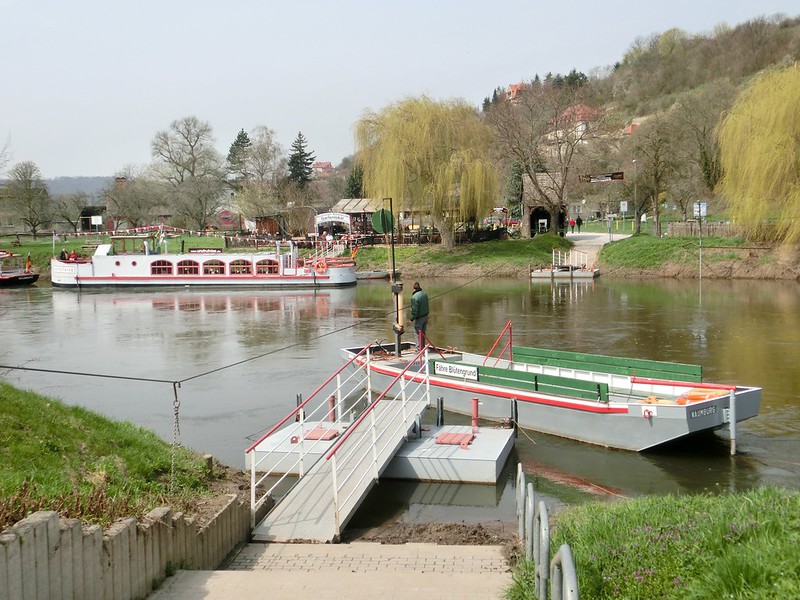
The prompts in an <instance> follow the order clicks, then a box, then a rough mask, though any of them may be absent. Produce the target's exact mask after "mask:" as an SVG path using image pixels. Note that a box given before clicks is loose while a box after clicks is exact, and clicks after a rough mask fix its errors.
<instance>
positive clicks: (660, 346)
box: [0, 277, 800, 521]
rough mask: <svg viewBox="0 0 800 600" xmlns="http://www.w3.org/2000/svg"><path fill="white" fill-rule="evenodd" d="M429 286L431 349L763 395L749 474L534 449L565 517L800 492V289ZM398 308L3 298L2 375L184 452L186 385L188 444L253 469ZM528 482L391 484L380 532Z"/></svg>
mask: <svg viewBox="0 0 800 600" xmlns="http://www.w3.org/2000/svg"><path fill="white" fill-rule="evenodd" d="M422 283H423V287H424V288H425V289H426V291H427V292H428V294H429V296H430V298H431V321H430V324H429V327H428V336H429V338H430V339H431V341H432V342H433V343H436V344H439V345H443V346H444V345H450V346H455V347H458V348H461V349H464V350H470V351H477V352H486V351H488V350H489V348H490V347H491V346H492V344H493V343H494V341H495V339H496V337H497V335H498V334H499V333H500V331H501V330H502V329H503V327H504V326H505V324H506V323H507V322H509V321H511V322H512V326H513V338H514V344H515V345H526V346H542V347H548V348H553V349H562V350H573V351H577V352H592V353H598V354H610V355H616V356H629V357H638V358H649V359H655V360H671V361H677V362H684V363H695V364H701V365H703V373H704V379H706V380H708V381H714V382H719V383H738V384H744V385H754V386H760V387H762V388H763V390H764V391H763V399H762V406H761V414H760V416H759V417H758V418H756V419H752V420H750V421H747V422H745V423H742V424H740V425H739V429H738V436H737V447H738V450H739V454H738V455H737V456H735V457H730V456H729V446H728V442H727V433H726V432H724V431H722V432H718V433H716V434H715V435H714V436H711V437H710V438H707V439H704V440H701V441H694V442H691V443H689V444H681V445H679V446H678V447H671V448H668V449H664V450H660V451H657V452H650V453H643V454H635V453H630V452H622V451H615V450H606V449H602V448H596V447H593V446H588V445H584V444H580V443H577V442H571V441H567V440H561V439H558V438H553V437H550V436H545V435H542V434H537V433H533V432H527V433H522V434H521V435H520V437H519V438H518V440H517V444H516V449H515V453H516V456H515V460H518V461H520V462H521V463H522V464H523V466H524V468H525V470H526V472H528V473H529V474H530V476H531V477H533V478H535V480H536V485H537V489H539V490H541V491H542V493H543V494H545V495H547V496H548V497H550V498H552V499H553V500H554V501H555V502H564V503H571V502H579V501H582V500H583V499H585V498H586V497H611V498H613V497H618V496H623V497H631V496H638V495H642V494H666V493H690V492H699V491H723V490H744V489H748V488H750V487H753V486H757V485H762V484H774V485H779V486H783V487H788V488H792V489H798V488H800V477H799V475H800V458H798V457H800V434H799V433H798V431H799V430H800V400H798V397H799V396H800V370H798V367H797V360H798V356H800V351H799V350H800V285H798V284H797V283H794V282H764V281H709V280H706V281H702V282H698V281H675V280H665V281H614V280H610V279H604V278H602V277H600V278H599V279H597V280H596V281H595V282H593V283H582V284H556V285H553V284H551V283H550V282H542V283H540V282H526V281H517V280H507V279H489V278H482V279H477V280H441V279H437V280H431V281H425V280H423V281H422ZM410 287H411V286H410V282H408V283H407V284H406V292H405V296H406V305H407V304H408V298H407V296H408V294H409V290H410ZM392 305H393V302H392V295H391V292H390V289H389V285H388V284H387V283H386V282H367V283H359V285H358V286H356V287H353V288H349V289H339V290H326V291H318V292H306V291H303V292H300V291H297V292H295V291H263V292H253V291H247V292H220V291H193V290H181V291H140V292H136V291H103V292H80V293H79V292H76V291H71V290H63V289H52V288H50V287H48V286H47V285H39V286H36V287H32V288H27V289H25V288H21V289H8V290H1V291H0V323H1V324H2V338H1V339H2V345H1V346H0V364H1V365H3V366H4V367H8V366H19V367H25V368H28V369H31V370H9V369H7V368H0V373H2V375H3V377H4V379H5V380H6V381H8V382H10V383H12V384H14V385H17V386H19V387H22V388H26V389H31V390H34V391H36V392H39V393H42V394H45V395H49V396H52V397H56V398H59V399H61V400H63V401H65V402H67V403H70V404H76V405H81V406H84V407H86V408H89V409H92V410H95V411H97V412H100V413H103V414H105V415H107V416H109V417H112V418H114V419H120V420H128V421H132V422H134V423H136V424H138V425H142V426H144V427H147V428H149V429H152V430H154V431H155V432H157V433H158V434H159V435H161V436H162V437H163V438H164V439H165V440H167V441H171V440H172V439H173V435H174V434H175V430H174V419H173V416H174V410H173V409H174V404H175V395H174V389H173V385H172V383H171V382H174V381H182V383H181V385H180V388H179V389H178V390H177V394H178V400H179V401H180V406H179V415H180V431H179V436H180V441H181V442H182V443H183V444H185V445H187V446H190V447H192V448H194V449H196V450H198V451H200V452H203V453H210V454H212V455H214V456H215V457H216V458H218V459H219V460H221V461H223V462H225V463H227V464H230V465H233V466H239V467H243V466H244V454H243V451H244V449H245V448H246V447H247V446H248V445H249V444H250V441H251V440H252V439H254V438H255V437H257V436H258V434H259V433H261V432H262V431H264V430H265V429H266V428H268V427H269V426H270V425H272V424H274V423H275V422H277V421H278V420H279V419H280V418H282V417H283V416H285V415H286V414H287V413H288V412H289V411H290V410H291V409H293V408H294V406H295V403H296V397H297V395H298V394H302V395H303V396H304V397H305V396H307V395H309V394H311V392H313V391H314V390H315V389H316V387H317V386H318V385H319V384H320V383H322V381H323V380H324V379H325V378H327V376H329V375H330V374H332V373H333V372H334V371H335V370H336V369H337V368H338V367H339V366H341V364H342V359H341V358H340V355H339V349H340V348H342V347H345V346H348V345H364V344H366V343H367V342H369V341H374V340H389V341H391V340H393V339H394V337H393V334H392V332H391V321H392V317H391V307H392ZM406 337H407V338H408V339H410V337H409V336H406ZM91 375H94V376H91ZM108 376H113V377H108ZM117 377H124V378H126V379H119V378H117ZM448 421H449V422H450V423H460V422H464V420H463V417H456V416H452V415H448ZM510 481H513V469H509V472H508V473H507V475H506V476H504V477H503V478H502V479H501V481H500V482H499V483H498V485H497V486H474V485H473V486H463V485H462V486H456V485H442V484H415V483H402V482H381V485H379V486H378V487H377V488H376V490H375V492H373V494H372V495H371V498H370V500H369V502H368V505H367V508H366V509H365V514H371V513H372V512H378V513H381V514H382V517H381V518H383V517H385V516H386V512H387V511H388V512H389V513H391V515H392V518H397V519H401V520H410V521H415V520H448V519H452V517H453V513H452V510H451V508H450V507H451V506H453V505H456V506H458V507H459V509H458V518H459V519H460V520H464V521H475V520H485V519H486V518H487V515H492V516H494V515H498V516H497V518H506V517H509V518H513V517H512V515H513V491H511V490H510V487H511V484H510V483H509V482H510ZM370 506H372V508H371V509H370V508H369V507H370ZM489 518H492V517H491V516H490V517H489ZM365 520H366V521H369V517H365Z"/></svg>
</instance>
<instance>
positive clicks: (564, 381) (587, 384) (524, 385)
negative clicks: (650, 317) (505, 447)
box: [431, 361, 608, 402]
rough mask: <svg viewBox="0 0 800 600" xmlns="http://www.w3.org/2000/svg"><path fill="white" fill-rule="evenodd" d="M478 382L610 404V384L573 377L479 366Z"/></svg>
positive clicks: (433, 368) (433, 366)
mask: <svg viewBox="0 0 800 600" xmlns="http://www.w3.org/2000/svg"><path fill="white" fill-rule="evenodd" d="M436 362H437V361H431V363H432V364H431V371H435V363H436ZM477 370H478V381H480V382H481V383H486V384H489V385H501V386H504V387H509V388H514V389H519V390H528V391H532V392H542V393H544V394H553V395H556V396H568V397H570V398H581V399H583V400H596V401H598V402H608V384H607V383H597V382H594V381H586V380H583V379H574V378H572V377H559V376H557V375H545V374H542V373H530V372H528V371H515V370H513V369H505V368H501V367H488V366H485V365H480V366H477Z"/></svg>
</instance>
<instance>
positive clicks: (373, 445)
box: [245, 347, 514, 543]
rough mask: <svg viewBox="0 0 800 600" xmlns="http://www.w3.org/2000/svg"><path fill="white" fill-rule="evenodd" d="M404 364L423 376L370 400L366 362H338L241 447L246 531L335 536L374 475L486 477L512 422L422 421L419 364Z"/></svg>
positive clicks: (275, 537) (425, 401) (290, 537)
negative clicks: (246, 476)
mask: <svg viewBox="0 0 800 600" xmlns="http://www.w3.org/2000/svg"><path fill="white" fill-rule="evenodd" d="M367 348H368V347H366V348H365V349H364V352H366V351H367ZM412 366H414V367H415V370H416V369H420V370H423V369H424V370H425V378H424V379H422V380H421V381H419V382H410V383H402V384H400V385H399V386H398V387H400V390H399V391H396V392H392V391H391V390H392V389H393V388H394V387H395V384H396V383H397V382H398V381H399V380H400V377H398V378H397V379H395V380H394V381H393V382H392V383H391V384H390V385H389V386H388V387H387V388H386V389H385V390H383V391H381V392H380V393H379V394H377V397H376V398H375V399H374V400H372V398H373V397H374V396H375V394H376V391H374V390H372V389H371V383H370V379H369V369H368V368H366V367H365V366H363V365H359V364H358V362H357V361H355V360H350V361H348V363H346V364H345V366H343V367H342V368H341V369H340V370H339V371H337V372H336V373H334V374H333V375H332V376H331V377H329V378H328V380H326V382H325V383H323V384H322V385H321V386H320V387H319V388H318V389H317V390H316V391H315V392H314V393H312V394H311V395H310V396H309V397H308V398H307V399H306V400H304V401H302V402H298V407H297V408H296V409H295V410H294V411H292V412H290V413H289V415H287V416H286V417H285V418H284V419H282V420H281V421H280V422H278V423H277V424H276V425H275V426H273V427H272V428H271V429H270V430H269V431H268V432H267V433H266V434H265V435H264V436H262V437H261V439H259V440H258V441H257V442H256V443H254V444H253V445H251V446H250V447H249V448H248V449H247V450H246V452H245V459H246V462H247V464H248V466H249V467H250V476H251V515H252V525H253V539H254V540H256V541H269V542H296V541H305V542H317V543H328V542H336V541H338V539H339V537H340V536H341V532H342V529H343V528H344V527H345V526H346V524H347V523H348V521H349V520H350V519H351V518H352V516H353V514H354V513H355V512H356V510H357V509H358V507H359V506H360V505H361V503H362V502H363V500H364V499H365V498H366V496H367V495H368V493H369V491H370V490H371V488H372V487H373V486H374V485H375V484H376V483H377V482H378V480H379V478H395V479H412V480H420V481H430V482H434V481H435V482H455V483H484V484H495V483H496V481H497V479H498V477H499V475H500V472H501V471H502V468H503V466H504V465H505V462H506V460H507V459H508V456H509V454H510V452H511V449H512V448H513V445H514V431H513V430H511V429H494V428H479V427H478V426H477V418H476V419H475V420H474V421H473V424H472V426H464V425H462V426H445V425H437V426H423V425H422V417H423V414H424V413H425V412H426V411H427V410H428V408H429V406H430V405H431V401H430V386H428V385H425V381H426V380H427V363H425V365H420V363H419V362H416V363H415V362H409V363H408V367H407V368H411V367H412ZM348 373H349V374H348ZM298 400H299V399H298ZM314 400H315V402H314ZM307 411H308V414H307ZM440 422H441V421H440ZM271 505H273V506H271ZM270 506H271V509H270V510H269V512H268V513H267V514H266V517H264V519H263V520H261V522H260V523H257V524H256V515H258V514H259V513H261V514H263V510H265V509H267V508H269V507H270Z"/></svg>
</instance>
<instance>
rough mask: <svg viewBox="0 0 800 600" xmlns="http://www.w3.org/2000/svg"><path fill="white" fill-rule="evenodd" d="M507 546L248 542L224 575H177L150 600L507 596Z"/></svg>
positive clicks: (200, 572)
mask: <svg viewBox="0 0 800 600" xmlns="http://www.w3.org/2000/svg"><path fill="white" fill-rule="evenodd" d="M511 583H512V581H511V573H510V568H509V566H508V562H507V560H506V558H505V556H504V553H503V548H502V547H501V546H440V545H436V544H402V545H382V544H376V543H371V542H355V543H351V544H248V545H246V546H244V547H243V548H242V549H241V550H240V551H239V552H238V553H237V554H236V555H235V556H234V557H233V558H232V559H231V560H229V562H228V564H227V569H226V570H220V571H178V573H177V574H176V575H174V576H172V577H169V578H168V579H167V580H166V581H165V582H164V585H163V586H162V587H161V589H159V590H158V591H156V592H155V593H153V594H152V595H151V596H149V598H151V599H153V600H190V599H191V600H195V599H199V598H204V599H209V600H216V599H223V598H224V599H228V598H248V599H259V598H270V599H273V598H274V599H278V600H279V599H283V598H288V599H291V600H305V599H314V600H325V599H328V598H330V599H333V598H336V599H339V598H347V600H362V599H363V600H366V599H367V598H369V599H375V598H378V599H379V600H396V599H406V598H413V599H415V600H418V599H419V598H436V599H437V600H439V599H443V600H447V599H453V600H456V599H458V600H463V599H464V598H486V599H489V598H502V597H503V594H504V592H505V590H506V589H507V588H508V587H510V585H511Z"/></svg>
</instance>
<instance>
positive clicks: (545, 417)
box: [342, 343, 761, 451]
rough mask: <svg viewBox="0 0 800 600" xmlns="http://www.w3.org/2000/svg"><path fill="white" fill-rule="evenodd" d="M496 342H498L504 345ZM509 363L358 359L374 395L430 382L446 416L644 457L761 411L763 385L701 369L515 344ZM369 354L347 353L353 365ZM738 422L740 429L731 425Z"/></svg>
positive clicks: (437, 355)
mask: <svg viewBox="0 0 800 600" xmlns="http://www.w3.org/2000/svg"><path fill="white" fill-rule="evenodd" d="M496 345H497V344H496ZM506 348H507V349H508V350H509V352H508V356H507V357H505V358H494V357H492V356H491V352H490V353H489V354H488V355H483V354H472V353H469V352H462V351H460V350H457V349H452V348H449V349H443V348H435V347H433V346H428V347H427V348H426V350H425V355H424V358H422V359H421V360H418V362H417V364H416V365H415V366H414V368H412V369H409V370H408V371H406V372H405V373H403V374H402V375H401V371H402V370H403V369H404V368H406V367H407V366H408V365H409V361H412V360H414V357H415V355H416V352H415V350H414V345H413V344H411V343H403V344H400V350H401V351H400V356H397V349H396V348H395V346H390V345H387V344H383V345H377V344H376V345H373V346H371V347H370V351H369V352H366V353H362V355H361V356H359V357H357V358H356V359H355V362H357V363H359V364H361V365H368V368H369V372H370V373H371V375H372V380H371V382H370V385H372V386H374V387H373V389H376V388H382V387H385V386H386V385H387V384H388V383H391V382H392V381H395V380H397V381H398V383H396V385H400V383H399V382H401V381H402V380H403V379H405V380H407V381H417V382H419V381H425V380H427V382H428V383H429V384H430V387H431V395H434V396H440V397H442V398H443V399H444V406H445V409H446V410H450V411H453V412H456V413H462V414H471V411H472V406H473V403H472V400H473V398H478V400H479V402H480V416H481V417H482V418H486V419H490V420H498V421H500V420H513V421H516V422H517V423H518V424H519V426H520V427H522V428H524V429H530V430H533V431H539V432H543V433H548V434H552V435H556V436H560V437H564V438H570V439H574V440H578V441H581V442H587V443H590V444H597V445H600V446H606V447H609V448H619V449H623V450H632V451H642V450H647V449H649V448H654V447H656V446H660V445H662V444H665V443H667V442H670V441H673V440H678V439H681V438H684V437H687V436H689V435H693V434H696V433H699V432H703V431H711V430H715V429H718V428H721V427H726V426H727V427H730V428H731V431H732V432H735V423H737V422H741V421H744V420H746V419H750V418H752V417H755V416H757V415H758V412H759V408H760V404H761V389H760V388H757V387H748V386H739V385H727V384H714V383H705V382H703V381H702V369H701V367H700V366H696V365H686V364H677V363H670V362H662V361H652V360H643V359H633V358H622V357H610V356H601V355H597V354H584V353H578V352H564V351H556V350H546V349H541V348H526V347H522V346H513V347H512V346H511V345H510V343H509V344H508V345H507V346H506ZM360 351H362V348H345V349H343V351H342V353H343V356H344V358H345V360H351V359H353V357H354V356H356V355H357V354H358V353H359V352H360ZM731 423H733V426H731Z"/></svg>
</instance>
